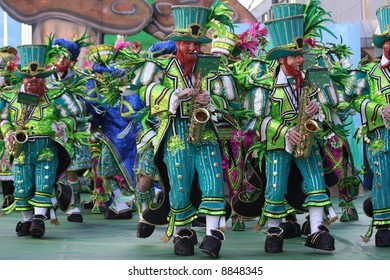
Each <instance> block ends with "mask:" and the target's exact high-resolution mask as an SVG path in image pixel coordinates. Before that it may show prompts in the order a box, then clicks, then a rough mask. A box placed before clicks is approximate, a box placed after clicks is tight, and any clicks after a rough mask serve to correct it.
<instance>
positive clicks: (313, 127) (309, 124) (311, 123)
mask: <svg viewBox="0 0 390 280" xmlns="http://www.w3.org/2000/svg"><path fill="white" fill-rule="evenodd" d="M305 128H306V130H307V131H308V132H311V133H315V132H317V131H319V130H320V127H319V126H318V123H317V122H316V121H315V120H307V121H306V122H305Z"/></svg>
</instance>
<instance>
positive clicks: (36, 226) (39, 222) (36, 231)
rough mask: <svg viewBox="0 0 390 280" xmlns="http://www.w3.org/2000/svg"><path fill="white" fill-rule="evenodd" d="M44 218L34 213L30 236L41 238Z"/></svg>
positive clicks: (43, 230)
mask: <svg viewBox="0 0 390 280" xmlns="http://www.w3.org/2000/svg"><path fill="white" fill-rule="evenodd" d="M45 219H46V217H45V216H43V215H34V217H33V219H32V221H31V227H30V233H31V236H32V237H35V238H41V237H42V236H43V235H44V234H45Z"/></svg>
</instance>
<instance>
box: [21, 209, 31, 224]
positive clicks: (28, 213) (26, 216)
mask: <svg viewBox="0 0 390 280" xmlns="http://www.w3.org/2000/svg"><path fill="white" fill-rule="evenodd" d="M32 216H33V211H32V210H29V211H22V217H23V220H24V221H25V222H27V221H30V220H31V218H32Z"/></svg>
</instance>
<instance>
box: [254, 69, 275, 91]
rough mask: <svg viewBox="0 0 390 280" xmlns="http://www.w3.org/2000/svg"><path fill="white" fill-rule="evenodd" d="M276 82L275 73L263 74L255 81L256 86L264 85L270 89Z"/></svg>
mask: <svg viewBox="0 0 390 280" xmlns="http://www.w3.org/2000/svg"><path fill="white" fill-rule="evenodd" d="M273 84H274V78H273V73H268V74H265V75H264V76H262V77H261V78H259V79H256V80H254V81H253V85H254V86H258V87H263V88H266V89H268V90H271V89H272V87H273Z"/></svg>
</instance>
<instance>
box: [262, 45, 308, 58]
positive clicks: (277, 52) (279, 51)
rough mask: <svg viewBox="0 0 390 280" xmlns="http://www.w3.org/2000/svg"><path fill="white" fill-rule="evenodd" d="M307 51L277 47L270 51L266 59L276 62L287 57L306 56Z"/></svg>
mask: <svg viewBox="0 0 390 280" xmlns="http://www.w3.org/2000/svg"><path fill="white" fill-rule="evenodd" d="M305 52H306V51H305V50H303V49H292V48H286V47H275V48H273V49H271V50H269V51H268V53H267V55H266V58H267V59H268V60H275V59H278V58H282V57H287V56H295V55H299V54H304V53H305Z"/></svg>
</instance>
